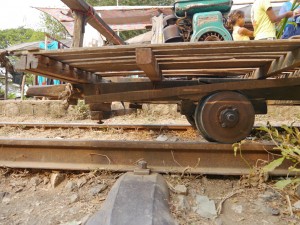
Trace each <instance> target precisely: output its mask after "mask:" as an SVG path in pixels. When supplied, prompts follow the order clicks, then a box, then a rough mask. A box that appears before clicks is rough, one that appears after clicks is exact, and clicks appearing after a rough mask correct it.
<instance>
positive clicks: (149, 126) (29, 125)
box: [0, 122, 300, 131]
mask: <svg viewBox="0 0 300 225" xmlns="http://www.w3.org/2000/svg"><path fill="white" fill-rule="evenodd" d="M2 127H19V128H22V129H32V128H44V129H58V128H62V129H69V128H71V129H75V128H78V129H100V130H101V129H123V130H177V131H186V130H188V129H190V128H192V126H191V125H184V124H182V125H173V124H86V123H27V122H15V123H14V122H0V128H2ZM258 127H260V126H259V125H255V126H254V128H258ZM272 127H274V128H276V129H280V127H281V125H280V124H274V125H273V126H272ZM293 127H300V124H299V123H294V124H293Z"/></svg>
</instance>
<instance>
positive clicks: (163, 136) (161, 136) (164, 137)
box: [156, 134, 168, 141]
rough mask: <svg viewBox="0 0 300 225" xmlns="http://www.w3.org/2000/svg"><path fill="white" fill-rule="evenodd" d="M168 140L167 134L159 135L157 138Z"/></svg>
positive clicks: (158, 139)
mask: <svg viewBox="0 0 300 225" xmlns="http://www.w3.org/2000/svg"><path fill="white" fill-rule="evenodd" d="M166 140H168V137H167V136H166V135H163V134H161V135H159V136H158V137H157V138H156V141H166Z"/></svg>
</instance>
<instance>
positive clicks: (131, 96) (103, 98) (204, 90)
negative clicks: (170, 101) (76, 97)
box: [85, 78, 300, 104]
mask: <svg viewBox="0 0 300 225" xmlns="http://www.w3.org/2000/svg"><path fill="white" fill-rule="evenodd" d="M296 85H300V78H284V79H267V80H253V79H251V80H245V81H234V82H226V83H215V84H205V85H195V86H189V87H175V88H164V89H155V90H143V91H129V92H121V93H112V94H102V95H91V96H86V97H85V101H86V103H88V104H90V103H102V102H113V101H143V100H155V99H166V100H167V98H174V97H178V99H191V98H194V97H195V98H197V99H198V100H199V99H200V98H201V96H204V95H207V94H209V93H211V92H214V91H225V90H232V91H236V90H255V89H262V88H276V87H285V86H296ZM262 97H263V96H262Z"/></svg>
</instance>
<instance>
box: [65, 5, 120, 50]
mask: <svg viewBox="0 0 300 225" xmlns="http://www.w3.org/2000/svg"><path fill="white" fill-rule="evenodd" d="M62 2H63V3H65V4H66V5H67V6H68V7H69V8H70V9H71V10H73V11H77V12H80V13H85V15H86V17H87V22H88V23H89V24H90V25H91V26H92V27H94V28H95V29H96V30H97V31H99V32H100V33H101V34H102V35H103V36H104V37H106V39H107V41H108V42H111V43H114V44H116V45H124V44H125V42H124V41H123V40H122V39H121V38H120V37H119V36H118V35H117V34H116V33H115V32H114V31H113V30H112V29H111V28H110V27H109V26H108V25H107V24H106V23H105V22H104V21H103V20H102V19H101V17H100V16H99V15H98V14H97V12H96V10H95V9H94V8H93V7H92V6H91V5H89V4H88V3H86V2H85V1H84V0H62Z"/></svg>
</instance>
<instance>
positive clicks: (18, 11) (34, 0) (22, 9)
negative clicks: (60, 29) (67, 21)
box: [0, 0, 65, 30]
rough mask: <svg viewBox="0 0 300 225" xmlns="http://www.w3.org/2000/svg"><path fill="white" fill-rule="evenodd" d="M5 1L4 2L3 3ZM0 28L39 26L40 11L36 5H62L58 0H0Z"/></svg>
mask: <svg viewBox="0 0 300 225" xmlns="http://www.w3.org/2000/svg"><path fill="white" fill-rule="evenodd" d="M4 2H5V3H4ZM1 3H2V4H1V6H0V30H3V29H9V28H18V27H20V26H26V27H30V28H39V27H40V24H41V23H40V15H41V13H40V12H39V11H38V10H37V9H33V8H31V7H32V6H36V7H38V6H39V7H53V8H54V7H64V6H65V5H64V4H63V3H62V2H61V1H60V0H1Z"/></svg>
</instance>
